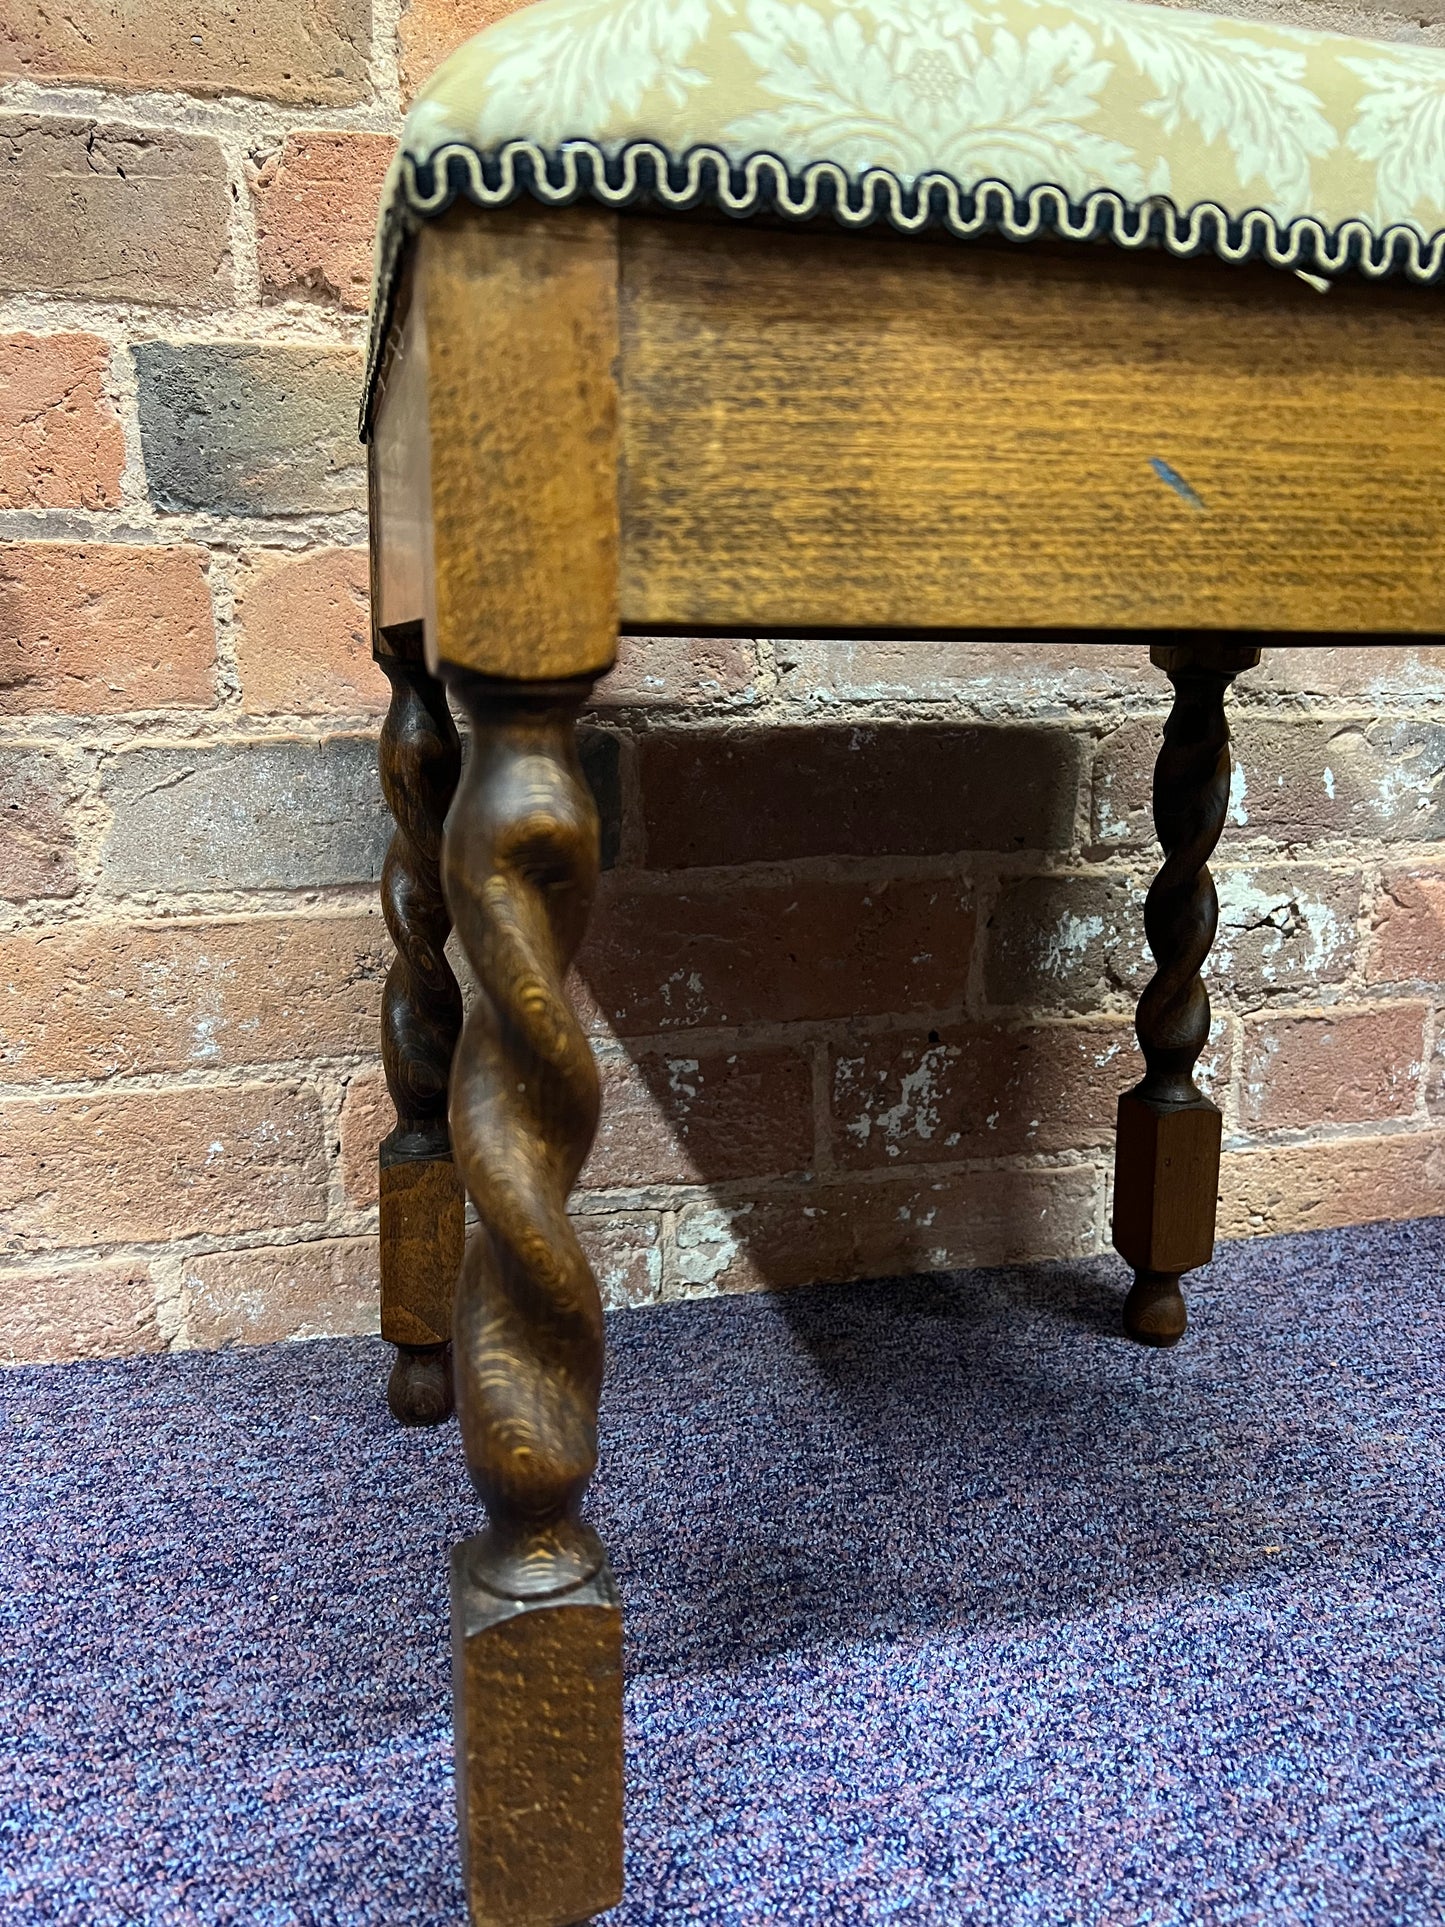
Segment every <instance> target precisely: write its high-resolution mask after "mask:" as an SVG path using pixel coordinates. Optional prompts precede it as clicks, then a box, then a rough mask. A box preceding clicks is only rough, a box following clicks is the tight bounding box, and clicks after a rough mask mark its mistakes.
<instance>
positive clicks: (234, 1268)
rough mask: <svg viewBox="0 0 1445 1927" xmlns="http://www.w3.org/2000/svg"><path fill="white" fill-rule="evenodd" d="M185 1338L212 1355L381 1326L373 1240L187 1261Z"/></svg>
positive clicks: (337, 1241) (320, 1241) (328, 1241)
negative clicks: (224, 1349)
mask: <svg viewBox="0 0 1445 1927" xmlns="http://www.w3.org/2000/svg"><path fill="white" fill-rule="evenodd" d="M181 1282H182V1287H183V1289H184V1291H185V1307H186V1308H185V1335H186V1337H187V1339H188V1340H189V1341H190V1343H191V1344H192V1345H198V1346H202V1347H204V1348H206V1349H207V1350H210V1349H213V1348H215V1347H217V1346H221V1345H274V1344H276V1343H278V1342H279V1341H280V1340H282V1339H287V1338H339V1337H345V1336H348V1335H349V1334H351V1333H353V1332H374V1331H375V1330H376V1329H377V1327H378V1321H379V1311H380V1302H381V1297H380V1294H381V1274H380V1271H379V1268H378V1264H377V1252H376V1240H375V1238H326V1239H318V1240H317V1241H315V1242H314V1243H311V1244H293V1245H269V1246H265V1247H262V1248H260V1249H253V1250H250V1251H217V1252H211V1253H208V1254H206V1255H205V1256H198V1257H194V1258H188V1259H187V1260H186V1264H185V1269H184V1271H183V1272H182V1274H181Z"/></svg>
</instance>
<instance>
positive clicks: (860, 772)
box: [639, 724, 1077, 869]
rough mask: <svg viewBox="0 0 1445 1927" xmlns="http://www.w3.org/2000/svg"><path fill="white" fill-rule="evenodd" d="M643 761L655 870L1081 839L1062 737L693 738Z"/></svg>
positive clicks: (786, 732) (855, 731) (666, 741)
mask: <svg viewBox="0 0 1445 1927" xmlns="http://www.w3.org/2000/svg"><path fill="white" fill-rule="evenodd" d="M639 750H640V760H641V773H642V791H643V807H644V811H645V820H646V832H647V856H648V862H649V863H650V864H652V865H653V867H654V868H657V869H674V868H676V869H682V868H686V867H688V866H690V865H694V864H726V863H749V862H752V863H762V862H777V861H782V860H786V859H788V858H790V857H809V856H831V855H835V854H848V855H853V856H883V855H889V854H894V853H912V852H919V853H923V854H937V853H942V852H944V851H954V850H1016V849H1063V848H1066V847H1067V846H1068V844H1069V842H1070V841H1071V839H1072V833H1073V820H1074V800H1075V792H1076V789H1077V774H1076V768H1077V763H1076V750H1075V744H1074V740H1073V738H1072V737H1071V736H1070V735H1069V734H1068V733H1067V732H1066V731H1064V730H1061V729H1034V728H1028V727H1023V726H1020V727H1017V728H990V727H973V728H968V727H962V728H949V727H939V726H936V725H933V724H928V725H919V726H917V727H911V728H910V727H904V726H896V725H895V726H890V725H884V724H879V725H869V726H867V727H863V728H850V729H840V728H833V727H830V728H827V729H777V730H734V731H730V732H721V733H720V732H717V731H713V730H701V729H695V730H687V731H675V732H673V731H659V732H657V733H655V734H652V733H649V734H648V735H647V736H646V737H644V739H643V741H642V743H641V744H640V745H639Z"/></svg>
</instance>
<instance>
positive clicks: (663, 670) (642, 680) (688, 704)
mask: <svg viewBox="0 0 1445 1927" xmlns="http://www.w3.org/2000/svg"><path fill="white" fill-rule="evenodd" d="M757 675H758V665H757V653H756V650H755V648H754V646H753V644H752V643H751V642H736V641H729V640H728V639H726V638H725V637H720V636H623V637H622V638H621V639H620V640H619V642H618V645H617V666H616V668H614V669H613V670H612V671H611V673H610V674H609V675H606V676H604V677H603V678H602V680H601V682H599V683H598V685H597V687H596V689H595V690H594V692H593V696H592V706H593V707H594V708H596V709H610V708H618V707H621V706H622V705H623V704H627V705H628V706H631V707H636V706H638V705H642V704H646V705H648V706H649V707H651V706H662V705H672V706H675V707H678V708H689V709H699V708H706V707H708V706H710V705H737V704H742V703H752V702H756V701H757V700H758V686H757Z"/></svg>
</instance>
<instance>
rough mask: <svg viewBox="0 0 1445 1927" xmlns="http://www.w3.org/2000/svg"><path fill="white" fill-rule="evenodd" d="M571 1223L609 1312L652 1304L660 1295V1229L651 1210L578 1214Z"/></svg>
mask: <svg viewBox="0 0 1445 1927" xmlns="http://www.w3.org/2000/svg"><path fill="white" fill-rule="evenodd" d="M572 1222H573V1225H574V1227H575V1228H576V1232H577V1237H578V1241H579V1242H580V1244H581V1246H582V1249H583V1250H584V1251H585V1252H586V1254H587V1259H588V1262H589V1264H590V1265H591V1266H592V1270H593V1272H594V1273H595V1275H596V1278H597V1285H598V1289H599V1290H600V1291H601V1293H602V1302H603V1304H604V1305H606V1306H607V1308H608V1309H609V1310H610V1311H617V1310H621V1309H623V1308H624V1307H626V1306H629V1305H651V1304H655V1303H656V1301H657V1300H658V1298H659V1297H660V1296H661V1295H662V1230H661V1225H660V1223H659V1221H658V1218H657V1215H656V1213H655V1212H651V1211H627V1212H616V1213H613V1214H611V1215H608V1216H605V1217H597V1218H594V1217H584V1216H578V1217H575V1218H574V1219H573V1221H572Z"/></svg>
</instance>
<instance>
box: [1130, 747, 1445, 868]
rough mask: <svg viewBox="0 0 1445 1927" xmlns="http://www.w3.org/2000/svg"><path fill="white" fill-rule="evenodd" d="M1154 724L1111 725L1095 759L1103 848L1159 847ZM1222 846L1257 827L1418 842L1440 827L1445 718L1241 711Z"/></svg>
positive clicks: (1282, 836)
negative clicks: (1356, 718)
mask: <svg viewBox="0 0 1445 1927" xmlns="http://www.w3.org/2000/svg"><path fill="white" fill-rule="evenodd" d="M1160 730H1161V724H1160V723H1159V722H1158V721H1157V720H1156V721H1145V720H1143V719H1140V720H1135V721H1130V722H1128V723H1123V724H1121V725H1120V727H1119V728H1118V729H1115V730H1112V731H1110V733H1109V734H1108V735H1107V736H1106V737H1105V738H1104V740H1103V742H1102V744H1101V745H1100V747H1099V751H1098V754H1097V756H1096V758H1095V764H1094V794H1093V836H1094V841H1095V844H1096V846H1098V848H1100V849H1101V850H1102V849H1108V850H1111V851H1112V850H1123V849H1131V848H1132V849H1153V848H1155V847H1156V845H1155V838H1154V830H1153V824H1152V821H1151V816H1150V788H1151V784H1152V780H1153V770H1154V762H1155V758H1156V756H1157V754H1158V749H1159V739H1160ZM1234 740H1235V768H1234V780H1233V786H1232V788H1231V791H1230V805H1229V813H1228V816H1227V819H1226V823H1225V830H1224V839H1225V840H1224V845H1223V848H1222V852H1221V854H1222V855H1225V854H1227V852H1228V850H1229V848H1230V847H1231V846H1233V845H1234V844H1236V843H1239V842H1243V841H1247V840H1252V839H1254V838H1257V837H1260V836H1267V837H1271V838H1274V839H1275V840H1278V841H1281V842H1287V843H1291V844H1300V843H1303V844H1308V843H1311V842H1318V841H1322V840H1325V839H1329V838H1340V839H1351V840H1353V839H1357V838H1371V839H1376V838H1377V839H1380V840H1382V841H1384V842H1387V843H1415V842H1420V841H1423V840H1427V839H1435V838H1439V837H1442V836H1445V786H1442V785H1441V783H1440V773H1441V770H1442V769H1445V724H1442V723H1440V722H1436V721H1419V720H1416V719H1412V718H1408V717H1402V718H1397V719H1386V720H1381V721H1376V722H1370V723H1365V722H1358V723H1356V722H1349V723H1341V722H1334V721H1327V720H1325V719H1323V718H1317V717H1312V716H1300V717H1296V718H1289V719H1284V718H1278V717H1269V718H1266V717H1263V716H1258V715H1254V716H1240V717H1238V718H1236V722H1235V728H1234Z"/></svg>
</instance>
